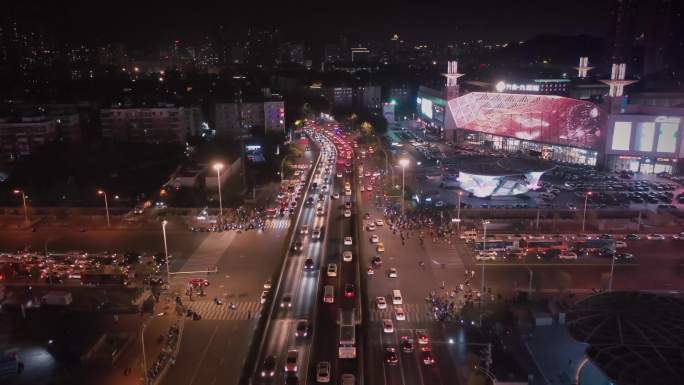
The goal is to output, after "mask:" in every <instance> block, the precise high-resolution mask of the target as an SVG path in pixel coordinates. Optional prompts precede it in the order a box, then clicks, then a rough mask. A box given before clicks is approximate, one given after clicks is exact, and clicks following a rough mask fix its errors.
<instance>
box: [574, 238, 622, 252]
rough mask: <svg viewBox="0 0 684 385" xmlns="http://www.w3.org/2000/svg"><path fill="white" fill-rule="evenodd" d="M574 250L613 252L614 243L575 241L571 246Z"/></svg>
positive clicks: (611, 241) (601, 240)
mask: <svg viewBox="0 0 684 385" xmlns="http://www.w3.org/2000/svg"><path fill="white" fill-rule="evenodd" d="M572 247H573V248H574V249H575V250H580V249H581V250H584V251H585V252H594V251H601V250H611V251H615V241H614V240H612V239H586V240H582V241H577V242H574V243H573V244H572Z"/></svg>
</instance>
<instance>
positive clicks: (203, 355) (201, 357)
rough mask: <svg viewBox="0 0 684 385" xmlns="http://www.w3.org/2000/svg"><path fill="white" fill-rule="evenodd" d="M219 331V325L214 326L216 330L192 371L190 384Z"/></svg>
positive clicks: (193, 380)
mask: <svg viewBox="0 0 684 385" xmlns="http://www.w3.org/2000/svg"><path fill="white" fill-rule="evenodd" d="M217 332H218V326H214V332H213V333H212V334H211V337H210V338H209V341H207V345H206V346H205V347H204V350H203V351H202V355H201V356H200V360H199V362H198V363H197V366H196V367H195V371H194V372H193V373H192V377H190V385H192V384H193V383H194V382H195V378H197V374H198V373H199V370H200V368H201V367H202V362H204V358H205V357H206V356H207V352H208V351H209V347H211V343H212V341H214V337H216V333H217Z"/></svg>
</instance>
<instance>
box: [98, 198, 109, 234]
mask: <svg viewBox="0 0 684 385" xmlns="http://www.w3.org/2000/svg"><path fill="white" fill-rule="evenodd" d="M97 193H98V195H102V196H104V202H105V215H106V217H107V227H112V225H111V223H110V222H109V202H107V192H106V191H104V190H97Z"/></svg>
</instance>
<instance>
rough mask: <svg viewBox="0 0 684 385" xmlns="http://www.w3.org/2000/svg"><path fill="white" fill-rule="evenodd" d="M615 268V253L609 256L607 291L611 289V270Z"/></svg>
mask: <svg viewBox="0 0 684 385" xmlns="http://www.w3.org/2000/svg"><path fill="white" fill-rule="evenodd" d="M614 270H615V255H613V256H612V257H611V258H610V277H609V278H608V291H613V271H614Z"/></svg>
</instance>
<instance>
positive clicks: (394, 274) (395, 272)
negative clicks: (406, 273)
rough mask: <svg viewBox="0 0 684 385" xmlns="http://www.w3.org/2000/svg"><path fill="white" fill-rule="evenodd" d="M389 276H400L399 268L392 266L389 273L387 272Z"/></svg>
mask: <svg viewBox="0 0 684 385" xmlns="http://www.w3.org/2000/svg"><path fill="white" fill-rule="evenodd" d="M387 276H388V277H390V278H397V277H398V276H399V274H398V273H397V269H396V268H394V267H391V268H390V269H389V273H387Z"/></svg>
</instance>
